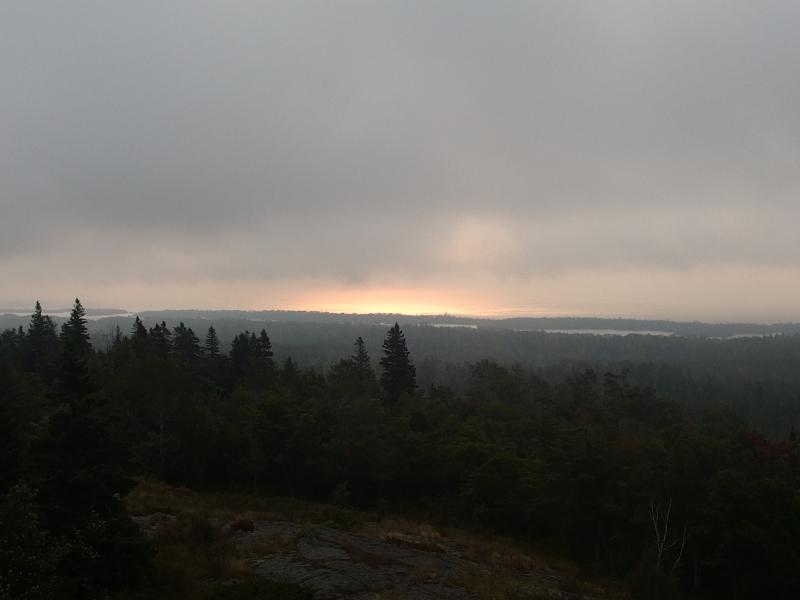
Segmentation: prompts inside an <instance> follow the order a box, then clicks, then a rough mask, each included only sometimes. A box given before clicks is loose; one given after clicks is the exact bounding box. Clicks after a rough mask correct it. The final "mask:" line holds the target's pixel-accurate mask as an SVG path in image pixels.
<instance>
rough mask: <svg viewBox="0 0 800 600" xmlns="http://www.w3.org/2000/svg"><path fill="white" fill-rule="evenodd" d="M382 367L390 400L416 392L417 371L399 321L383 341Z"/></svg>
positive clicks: (382, 378) (385, 389) (386, 392)
mask: <svg viewBox="0 0 800 600" xmlns="http://www.w3.org/2000/svg"><path fill="white" fill-rule="evenodd" d="M381 367H382V368H383V373H382V374H381V386H383V391H384V392H385V394H386V397H387V398H388V399H389V400H391V401H396V400H397V399H398V398H399V396H400V394H403V393H406V394H413V393H414V390H415V389H416V387H417V379H416V378H417V371H416V369H415V368H414V365H413V363H412V362H411V357H410V353H409V351H408V348H407V347H406V338H405V335H403V332H402V330H401V329H400V325H399V324H397V323H395V324H394V327H392V328H391V329H389V331H388V332H387V333H386V339H385V340H384V341H383V357H382V358H381Z"/></svg>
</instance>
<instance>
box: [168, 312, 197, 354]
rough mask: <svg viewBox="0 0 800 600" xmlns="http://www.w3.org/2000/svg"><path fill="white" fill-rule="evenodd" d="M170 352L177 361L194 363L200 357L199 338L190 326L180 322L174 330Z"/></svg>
mask: <svg viewBox="0 0 800 600" xmlns="http://www.w3.org/2000/svg"><path fill="white" fill-rule="evenodd" d="M172 352H173V354H174V356H175V358H176V359H177V361H178V362H180V363H183V364H191V363H194V362H195V361H196V360H197V359H198V358H200V340H198V339H197V336H196V335H195V334H194V331H192V328H191V327H186V325H184V324H183V322H181V323H180V324H179V325H178V326H177V327H176V328H175V330H174V341H173V343H172Z"/></svg>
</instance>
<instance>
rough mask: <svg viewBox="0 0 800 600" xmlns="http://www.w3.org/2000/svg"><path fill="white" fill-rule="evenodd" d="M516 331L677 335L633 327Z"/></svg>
mask: <svg viewBox="0 0 800 600" xmlns="http://www.w3.org/2000/svg"><path fill="white" fill-rule="evenodd" d="M514 331H543V332H544V333H571V334H575V335H660V336H671V335H675V334H674V333H672V332H671V331H642V330H633V329H515V330H514Z"/></svg>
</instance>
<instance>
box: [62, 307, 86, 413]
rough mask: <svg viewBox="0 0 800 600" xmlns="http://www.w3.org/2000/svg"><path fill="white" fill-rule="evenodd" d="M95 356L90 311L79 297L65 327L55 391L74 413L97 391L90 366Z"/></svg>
mask: <svg viewBox="0 0 800 600" xmlns="http://www.w3.org/2000/svg"><path fill="white" fill-rule="evenodd" d="M91 354H92V343H91V341H90V340H89V330H88V328H87V326H86V312H85V311H84V309H83V306H82V305H81V302H80V300H78V299H77V298H76V299H75V305H74V306H73V308H72V312H71V313H70V317H69V320H68V321H67V322H66V323H64V324H63V325H62V326H61V360H60V362H59V367H58V378H57V382H56V388H55V395H56V397H57V398H58V399H59V400H60V401H61V402H62V403H65V404H67V405H69V406H70V407H71V408H72V410H73V411H74V410H76V409H77V408H78V403H79V402H80V401H81V400H83V399H84V398H85V397H86V396H87V395H88V394H90V393H91V392H92V389H93V387H92V383H91V381H90V378H89V365H88V361H89V357H90V356H91Z"/></svg>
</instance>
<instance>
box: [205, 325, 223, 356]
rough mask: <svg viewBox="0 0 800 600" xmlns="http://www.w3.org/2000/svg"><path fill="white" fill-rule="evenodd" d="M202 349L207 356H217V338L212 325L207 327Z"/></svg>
mask: <svg viewBox="0 0 800 600" xmlns="http://www.w3.org/2000/svg"><path fill="white" fill-rule="evenodd" d="M204 350H205V352H206V354H207V355H208V356H219V338H218V337H217V330H216V329H214V326H213V325H211V326H210V327H209V328H208V333H207V334H206V344H205V348H204Z"/></svg>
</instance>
